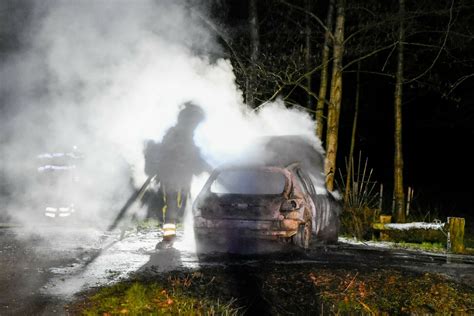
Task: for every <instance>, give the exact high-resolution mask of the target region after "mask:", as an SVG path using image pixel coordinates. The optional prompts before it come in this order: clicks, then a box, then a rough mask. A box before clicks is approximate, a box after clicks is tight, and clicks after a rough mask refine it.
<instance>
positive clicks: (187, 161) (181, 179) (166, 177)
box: [145, 102, 211, 248]
mask: <svg viewBox="0 0 474 316" xmlns="http://www.w3.org/2000/svg"><path fill="white" fill-rule="evenodd" d="M204 118H205V117H204V111H203V110H202V109H201V108H200V107H199V106H197V105H194V104H192V103H190V102H188V103H185V104H184V107H183V108H182V109H181V111H180V112H179V114H178V121H177V123H176V125H175V126H173V127H171V128H170V129H169V130H167V131H166V133H165V136H164V137H163V140H162V142H161V143H160V144H159V145H157V146H155V154H154V155H150V156H152V157H148V160H153V161H155V162H156V170H155V172H156V173H157V177H158V181H159V182H160V190H161V192H162V195H163V201H164V207H163V240H162V241H161V242H160V243H159V244H158V248H167V247H170V246H172V245H173V242H174V240H175V238H176V223H177V222H178V221H180V220H182V216H183V213H184V211H183V210H184V206H185V201H186V198H187V196H188V194H189V188H190V187H191V180H192V177H193V175H198V174H200V173H202V172H204V171H208V172H209V171H210V170H211V168H210V167H209V165H208V164H207V163H206V162H205V160H204V159H202V157H201V153H200V150H199V148H198V147H197V146H196V145H195V144H194V131H195V129H196V128H197V126H198V125H199V124H200V123H201V122H202V121H203V120H204ZM146 156H147V155H145V157H146ZM145 165H146V164H145Z"/></svg>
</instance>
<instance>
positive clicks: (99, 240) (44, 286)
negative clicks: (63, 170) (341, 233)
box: [0, 227, 474, 315]
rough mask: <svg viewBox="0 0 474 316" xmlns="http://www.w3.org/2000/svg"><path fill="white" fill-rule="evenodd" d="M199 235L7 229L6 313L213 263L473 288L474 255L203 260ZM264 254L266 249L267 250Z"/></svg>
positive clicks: (1, 241) (2, 246)
mask: <svg viewBox="0 0 474 316" xmlns="http://www.w3.org/2000/svg"><path fill="white" fill-rule="evenodd" d="M191 236H192V235H190V234H188V233H184V232H180V234H179V239H178V241H177V242H176V243H175V247H174V248H173V249H166V250H161V251H160V250H156V249H155V246H156V244H157V242H158V241H159V239H160V232H159V231H158V230H153V229H151V230H150V229H149V230H146V231H137V230H131V231H128V232H127V233H126V234H125V236H123V239H121V238H120V237H121V236H120V233H119V232H116V233H111V234H103V233H102V232H99V231H94V230H91V229H78V228H73V227H69V228H66V229H64V228H61V227H42V229H38V230H35V231H34V232H25V231H23V230H22V229H21V228H18V229H1V230H0V282H1V284H2V286H0V315H55V314H57V315H64V314H67V309H64V306H65V305H66V304H67V303H68V302H70V301H71V300H73V299H74V295H75V294H76V293H78V292H80V291H83V290H85V289H88V288H91V287H96V286H101V285H106V284H110V283H113V282H115V281H118V280H120V279H123V278H127V277H129V276H130V275H133V274H135V273H137V272H138V273H142V274H143V273H145V274H147V273H161V272H163V271H170V270H177V269H184V268H185V269H200V268H205V267H206V266H213V265H268V264H279V265H283V264H284V265H298V264H308V263H310V264H314V265H315V266H318V267H325V268H331V267H334V268H338V267H343V268H351V267H354V268H357V269H361V268H371V269H377V268H387V267H393V268H396V269H401V270H406V271H414V272H432V273H440V274H443V275H445V276H447V277H448V278H450V279H452V280H454V281H456V282H459V283H464V284H466V285H468V286H474V256H462V255H449V254H428V253H421V252H416V251H407V250H400V249H389V248H380V247H373V246H368V245H363V244H362V245H353V244H349V243H347V242H340V243H339V244H338V245H329V246H325V245H318V244H316V243H315V244H313V245H312V247H311V249H310V250H308V251H299V250H297V249H295V248H293V247H292V246H290V245H284V246H281V247H278V249H277V251H275V249H267V248H265V249H264V251H260V253H259V254H254V253H251V252H252V251H250V253H247V254H245V255H229V254H207V255H201V256H196V255H195V253H194V251H193V248H194V245H193V240H192V238H191ZM260 250H262V249H260Z"/></svg>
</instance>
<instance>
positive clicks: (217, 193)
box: [193, 163, 338, 249]
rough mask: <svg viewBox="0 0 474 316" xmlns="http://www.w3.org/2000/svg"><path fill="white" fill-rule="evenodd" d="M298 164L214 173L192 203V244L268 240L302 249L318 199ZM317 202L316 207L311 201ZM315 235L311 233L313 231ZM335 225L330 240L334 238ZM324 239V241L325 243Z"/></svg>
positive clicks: (319, 197) (243, 167)
mask: <svg viewBox="0 0 474 316" xmlns="http://www.w3.org/2000/svg"><path fill="white" fill-rule="evenodd" d="M320 199H325V198H323V197H322V196H318V195H317V194H316V192H315V189H314V187H313V185H312V183H311V180H310V178H309V177H308V176H307V175H306V174H305V173H304V171H303V170H302V169H301V167H300V166H299V164H297V163H295V164H292V165H290V166H288V167H275V166H241V167H227V168H222V169H217V170H215V171H214V172H213V173H212V175H211V176H210V178H209V180H208V181H207V183H206V184H205V185H204V187H203V189H202V191H201V193H200V194H199V196H198V197H197V199H196V201H195V203H194V205H193V215H194V232H195V236H196V241H197V243H198V244H199V243H204V242H205V241H207V240H212V241H213V242H219V241H220V242H225V241H226V240H228V239H235V238H238V239H240V238H257V239H260V238H262V239H274V240H281V241H286V242H288V241H289V242H292V243H294V244H296V245H297V246H299V247H302V248H305V249H306V248H308V247H309V243H310V241H311V238H312V235H313V231H314V230H313V226H314V224H316V225H317V226H319V227H320V228H321V225H318V219H317V218H314V217H315V216H317V214H318V213H321V212H318V210H317V209H316V206H317V205H319V206H322V207H324V206H325V205H328V204H327V203H322V202H321V201H318V200H320ZM315 202H317V203H315ZM314 232H315V233H316V236H317V233H318V232H317V231H314ZM337 233H338V232H337V227H336V229H332V236H328V237H330V238H332V239H334V235H335V239H336V240H337ZM330 238H329V239H330Z"/></svg>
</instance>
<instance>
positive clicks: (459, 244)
mask: <svg viewBox="0 0 474 316" xmlns="http://www.w3.org/2000/svg"><path fill="white" fill-rule="evenodd" d="M464 225H465V220H464V218H461V217H448V228H449V231H448V250H449V251H450V252H454V253H463V252H464Z"/></svg>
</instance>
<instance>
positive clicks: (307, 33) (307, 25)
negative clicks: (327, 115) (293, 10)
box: [305, 0, 313, 109]
mask: <svg viewBox="0 0 474 316" xmlns="http://www.w3.org/2000/svg"><path fill="white" fill-rule="evenodd" d="M312 1H313V0H305V9H306V11H307V12H308V13H307V14H306V15H305V42H306V43H305V64H306V65H305V66H306V71H307V73H308V74H307V75H306V89H308V91H312V89H313V87H312V83H313V82H312V81H313V80H312V79H313V78H312V77H313V75H312V73H310V71H311V69H312V68H313V63H312V56H311V55H312V54H311V53H312V52H311V35H312V34H311V33H312V32H311V23H310V22H311V18H310V16H309V13H310V12H311V9H312V5H311V2H312ZM307 107H308V109H312V108H313V97H312V96H311V94H310V93H308V100H307Z"/></svg>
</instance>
